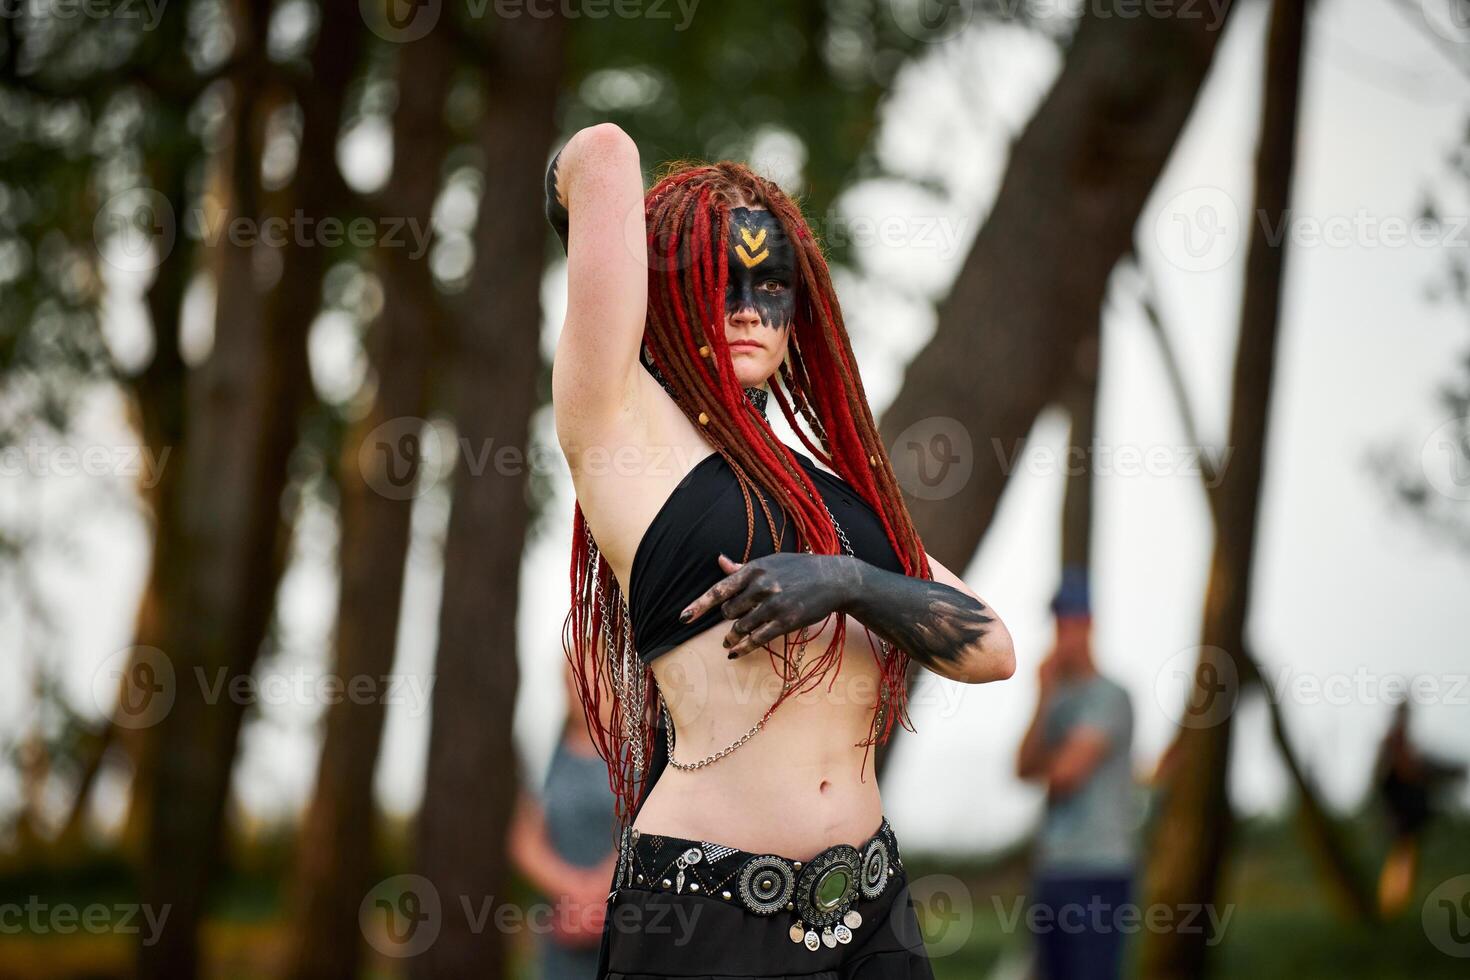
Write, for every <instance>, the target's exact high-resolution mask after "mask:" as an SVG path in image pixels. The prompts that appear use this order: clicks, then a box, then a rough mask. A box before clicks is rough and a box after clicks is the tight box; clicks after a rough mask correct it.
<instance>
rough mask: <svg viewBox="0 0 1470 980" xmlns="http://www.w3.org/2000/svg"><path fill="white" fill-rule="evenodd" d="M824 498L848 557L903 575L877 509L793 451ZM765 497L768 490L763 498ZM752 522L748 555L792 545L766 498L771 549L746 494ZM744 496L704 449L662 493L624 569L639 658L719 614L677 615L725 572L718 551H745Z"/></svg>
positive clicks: (755, 504) (719, 460) (725, 466)
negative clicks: (776, 536)
mask: <svg viewBox="0 0 1470 980" xmlns="http://www.w3.org/2000/svg"><path fill="white" fill-rule="evenodd" d="M792 452H793V453H795V455H796V458H797V460H798V461H800V463H801V465H802V467H803V468H804V469H805V470H806V471H807V473H808V474H810V476H811V478H812V482H813V483H814V484H815V485H816V487H817V490H818V492H819V493H821V495H822V499H823V500H824V501H826V503H827V508H828V509H829V510H831V511H832V516H833V517H835V518H837V522H838V523H839V524H840V525H841V526H842V530H843V531H845V532H846V533H847V539H848V541H849V542H850V543H851V544H852V551H853V555H854V557H857V558H860V559H862V560H863V561H865V562H868V563H869V564H871V565H875V566H877V567H878V568H882V569H885V570H887V571H890V572H898V573H899V574H903V571H904V569H903V563H902V562H901V561H900V560H899V557H898V554H897V553H896V552H895V551H894V550H893V546H892V545H891V544H890V543H889V541H888V535H887V534H886V533H885V532H884V530H883V523H882V521H881V520H880V519H879V517H878V514H877V512H876V511H874V510H873V508H872V507H870V506H868V503H867V501H865V500H863V498H862V497H861V495H859V494H858V492H857V491H856V490H854V489H853V488H852V486H851V485H850V484H848V483H847V481H846V480H843V479H842V478H841V477H839V476H836V475H834V474H832V473H829V472H827V471H826V470H824V469H820V468H819V467H818V466H817V464H816V462H815V461H814V460H812V458H811V457H810V456H807V455H806V454H805V453H802V452H800V451H799V450H792ZM766 499H767V500H768V501H770V499H771V498H770V497H769V495H767V498H766ZM750 506H751V508H752V510H753V511H754V517H755V522H754V523H755V527H754V530H753V532H752V538H751V545H750V559H749V560H754V559H756V558H760V557H762V556H764V555H769V554H771V553H773V552H775V551H778V550H779V551H796V550H797V548H796V535H795V531H794V529H793V528H792V526H791V524H790V521H789V519H788V518H787V517H786V515H785V514H783V513H782V512H781V510H780V509H779V508H778V507H776V506H775V503H774V501H771V503H770V509H771V514H772V519H773V520H774V521H775V522H776V526H777V528H778V529H779V530H780V532H781V547H780V548H779V549H778V548H775V547H772V542H771V531H770V528H769V527H767V525H766V521H765V518H764V515H763V514H762V513H761V510H760V503H759V501H758V500H756V499H755V497H754V496H752V497H751V501H750ZM746 533H747V532H746V518H745V495H744V494H742V493H741V492H740V483H739V481H738V480H737V479H736V478H735V474H734V472H733V471H732V470H731V469H730V464H729V463H728V462H726V460H725V457H724V456H722V455H720V454H719V453H718V452H714V453H711V454H710V455H708V456H706V457H705V458H704V459H702V460H700V461H699V462H698V463H696V464H694V468H693V469H691V470H690V471H689V472H688V473H687V474H685V476H684V479H683V480H682V481H680V483H679V485H678V486H677V487H675V488H674V492H673V493H671V494H669V499H668V500H666V501H664V504H663V506H662V507H661V508H660V509H659V512H658V513H657V514H656V515H654V518H653V523H651V524H649V525H648V530H647V531H645V532H644V533H643V539H642V540H641V541H639V542H638V550H637V551H636V552H635V553H634V555H633V567H632V569H631V570H630V572H629V587H628V612H629V615H630V616H631V618H632V623H631V625H632V628H633V643H634V647H635V648H636V649H637V650H638V655H639V657H640V658H641V659H642V660H643V662H644V663H648V662H650V661H652V660H653V659H654V658H655V657H657V656H659V655H661V654H664V653H667V652H668V651H670V650H672V649H674V648H675V647H677V646H678V645H679V644H681V643H683V642H684V641H686V640H688V639H690V638H691V637H694V636H698V635H699V634H700V633H703V632H704V631H705V630H707V629H709V628H710V627H712V626H714V625H715V624H717V623H719V622H720V621H721V619H722V614H721V613H720V607H719V606H713V607H711V608H710V609H707V610H705V613H704V615H702V616H700V617H699V618H698V619H695V620H693V621H692V622H689V623H681V622H679V613H680V611H681V610H683V608H684V607H685V606H687V605H689V603H691V602H693V601H694V600H695V599H698V598H699V597H700V596H701V595H703V594H704V593H705V592H706V591H707V590H708V589H709V588H710V586H712V585H714V584H715V583H716V582H719V581H720V580H721V579H723V578H724V577H725V573H724V572H723V571H722V570H721V569H720V565H719V562H718V560H717V558H718V556H719V554H720V552H724V553H725V554H726V555H727V556H728V557H729V558H730V559H731V560H732V561H741V560H742V556H743V555H744V554H745V536H746Z"/></svg>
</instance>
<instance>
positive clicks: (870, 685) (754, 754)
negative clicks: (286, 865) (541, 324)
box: [546, 124, 1015, 980]
mask: <svg viewBox="0 0 1470 980" xmlns="http://www.w3.org/2000/svg"><path fill="white" fill-rule="evenodd" d="M546 210H547V217H548V219H549V220H550V222H551V224H552V226H553V228H555V229H556V231H557V235H558V237H559V238H560V240H561V242H562V245H563V247H564V248H565V249H566V250H567V313H566V322H565V324H564V325H563V327H562V331H561V336H560V339H559V341H558V344H557V349H556V357H555V361H554V363H553V369H552V404H553V408H554V410H555V420H556V430H557V438H558V441H559V443H560V445H561V448H562V450H563V452H564V453H565V454H566V457H567V462H568V466H569V468H570V470H571V474H572V481H573V484H574V486H575V488H576V496H577V507H576V513H575V516H574V522H573V528H572V535H571V544H572V561H571V566H572V574H571V578H572V611H571V615H570V616H569V618H568V624H567V625H568V629H567V631H566V636H567V637H568V639H569V641H570V646H571V649H569V650H568V656H569V658H570V659H571V661H572V662H573V663H574V664H577V665H580V666H581V668H582V669H581V672H580V673H579V682H580V690H581V694H582V700H583V705H584V709H585V710H586V713H587V716H588V718H589V720H590V722H591V724H592V725H593V727H594V736H595V738H596V739H597V740H598V743H599V746H600V750H601V752H602V754H603V757H604V758H606V759H607V760H608V761H609V765H610V766H611V767H612V775H613V781H614V788H615V790H616V792H617V798H618V804H619V817H620V820H621V822H622V825H623V832H622V836H621V839H620V844H619V866H618V871H617V873H616V875H615V878H614V881H613V889H612V894H611V895H610V896H609V902H610V903H611V904H610V905H609V910H608V916H607V920H606V921H607V922H608V927H606V928H605V929H604V932H603V945H602V953H601V963H600V965H599V970H600V971H606V972H611V973H612V974H614V975H618V974H630V975H637V976H640V977H657V976H705V975H720V976H729V977H735V976H739V977H774V976H793V975H816V974H820V975H822V976H824V977H832V978H838V977H849V976H853V975H855V974H857V973H858V972H861V975H862V976H863V977H866V978H870V980H880V978H885V977H894V978H899V977H901V978H903V980H918V978H922V977H932V975H933V974H932V971H931V968H930V965H929V962H928V958H927V956H926V954H925V952H924V947H923V941H922V936H921V935H920V934H919V930H918V920H917V916H916V914H915V911H914V908H913V902H912V899H910V898H909V896H908V890H907V888H905V887H904V886H905V883H906V880H907V879H906V877H905V872H904V867H903V860H902V856H901V855H900V853H899V848H898V844H897V840H896V838H895V836H894V833H893V828H892V827H891V826H890V824H889V823H888V821H887V820H886V819H885V818H884V816H883V804H882V800H881V798H880V796H879V792H878V786H877V781H876V779H875V778H874V774H873V771H872V757H873V753H872V749H873V748H874V747H875V746H876V745H878V744H881V743H882V741H883V740H884V739H886V737H887V736H888V735H889V733H890V732H891V730H892V726H893V725H894V723H895V722H902V721H903V720H904V718H905V705H906V693H907V687H906V684H907V680H906V672H907V668H908V664H909V662H910V660H915V661H917V662H918V663H919V664H921V665H922V666H924V667H926V668H927V669H929V670H931V671H933V672H935V673H938V674H940V675H942V676H945V677H949V678H952V679H955V680H959V681H962V682H967V683H982V682H986V681H993V680H1001V679H1004V678H1007V677H1009V676H1010V675H1011V674H1012V672H1013V671H1014V669H1015V660H1014V654H1013V651H1012V647H1011V641H1010V635H1009V633H1008V632H1007V630H1006V628H1005V626H1004V624H1003V623H1002V622H1001V621H1000V618H999V617H998V616H996V615H995V614H994V612H993V611H992V610H991V609H990V608H989V607H988V606H987V605H986V604H984V603H982V602H981V600H980V599H979V597H978V596H976V595H975V593H974V592H973V591H971V590H970V588H969V587H968V586H967V585H965V583H964V582H963V581H961V580H960V579H959V578H958V577H957V576H955V575H954V574H953V573H951V572H950V571H949V570H948V569H946V568H944V567H943V566H942V565H940V563H939V562H937V561H934V560H933V558H932V557H930V556H929V555H928V554H927V553H926V552H925V551H924V549H923V546H922V543H921V542H920V540H919V537H918V533H917V531H916V529H915V528H914V524H913V520H912V518H911V517H910V515H909V513H908V509H907V506H906V504H905V503H904V499H903V494H902V491H901V489H900V488H899V486H898V483H897V478H896V476H895V474H894V472H893V468H892V465H891V464H890V462H889V459H888V454H887V451H886V449H885V447H884V445H883V443H882V440H881V438H880V437H879V435H878V431H877V426H876V424H875V423H874V421H873V416H872V411H871V409H870V407H869V406H868V403H867V399H866V396H865V395H864V393H863V389H862V383H861V380H860V376H859V372H858V368H857V363H856V359H855V358H854V356H853V353H852V349H851V345H850V343H849V340H848V337H847V332H846V329H845V327H844V325H843V321H842V313H841V308H840V305H839V304H838V302H837V297H836V294H835V292H834V290H833V287H832V282H831V277H830V274H829V272H828V269H827V263H826V259H825V257H824V255H823V253H822V250H821V246H820V243H819V242H818V241H817V240H816V238H815V236H814V235H813V233H812V230H811V228H810V227H809V226H808V225H807V222H806V220H805V219H804V218H803V217H802V215H801V213H800V211H799V210H798V209H797V208H796V206H795V205H794V204H793V203H792V201H791V199H790V198H789V197H788V196H787V195H786V194H785V193H784V192H783V191H782V190H781V189H780V188H779V187H777V186H776V185H775V184H774V183H772V182H771V181H769V180H766V179H764V178H762V177H759V176H758V175H756V174H755V173H753V172H752V171H751V170H750V169H749V168H747V167H745V166H744V165H741V164H738V163H731V162H721V163H718V164H713V165H674V166H673V167H671V168H669V172H668V173H667V175H666V176H664V177H663V178H662V179H661V180H658V181H657V182H656V183H655V185H654V187H653V188H652V189H651V190H649V191H648V192H647V193H645V192H644V189H643V169H642V163H641V162H640V158H639V153H638V148H637V146H636V145H635V144H634V143H633V141H632V140H631V139H629V138H628V136H627V135H626V134H625V133H624V132H623V131H622V130H621V129H619V128H618V127H616V126H613V125H606V124H605V125H601V126H593V127H590V128H588V129H584V130H581V131H580V132H578V133H577V134H576V135H574V136H573V137H572V139H571V140H570V141H568V143H567V144H566V146H564V147H563V148H562V149H561V151H560V152H559V153H558V154H557V155H556V156H555V157H554V158H553V159H552V161H551V165H550V166H549V167H548V169H547V180H546ZM772 395H774V396H775V398H774V400H775V401H776V403H777V404H778V405H779V407H780V409H781V411H782V413H783V414H784V415H785V416H786V419H787V421H788V422H789V423H790V424H791V426H792V428H793V429H794V430H795V431H796V433H797V434H798V437H799V438H800V439H801V441H802V443H803V444H804V445H805V447H806V448H807V450H808V451H809V452H811V453H812V456H807V455H806V454H805V453H802V452H799V451H796V450H794V449H793V448H791V447H789V446H787V445H786V444H785V443H784V442H783V441H782V440H781V439H780V438H778V437H777V436H776V434H775V433H774V431H773V430H772V429H771V426H770V424H769V422H768V420H767V415H766V408H767V401H768V398H769V397H770V396H772ZM798 416H799V417H800V418H798ZM801 420H804V421H805V423H806V426H805V428H806V429H807V430H809V432H808V431H803V426H802V425H801V424H800V421H801ZM813 457H816V458H815V459H814V458H813ZM817 460H820V461H821V464H822V466H821V467H819V466H818V465H817ZM624 597H626V599H625V598H624ZM602 677H609V678H611V680H612V685H611V686H612V697H611V700H612V715H611V720H610V721H609V722H603V721H602V720H601V719H602V715H601V711H600V708H601V703H600V702H601V701H602V699H603V692H602V690H601V689H600V686H599V684H598V682H597V680H598V679H599V678H602ZM691 681H692V683H691ZM797 693H803V694H804V695H805V696H803V697H801V698H793V697H792V696H791V695H793V694H797ZM778 709H779V710H778Z"/></svg>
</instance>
